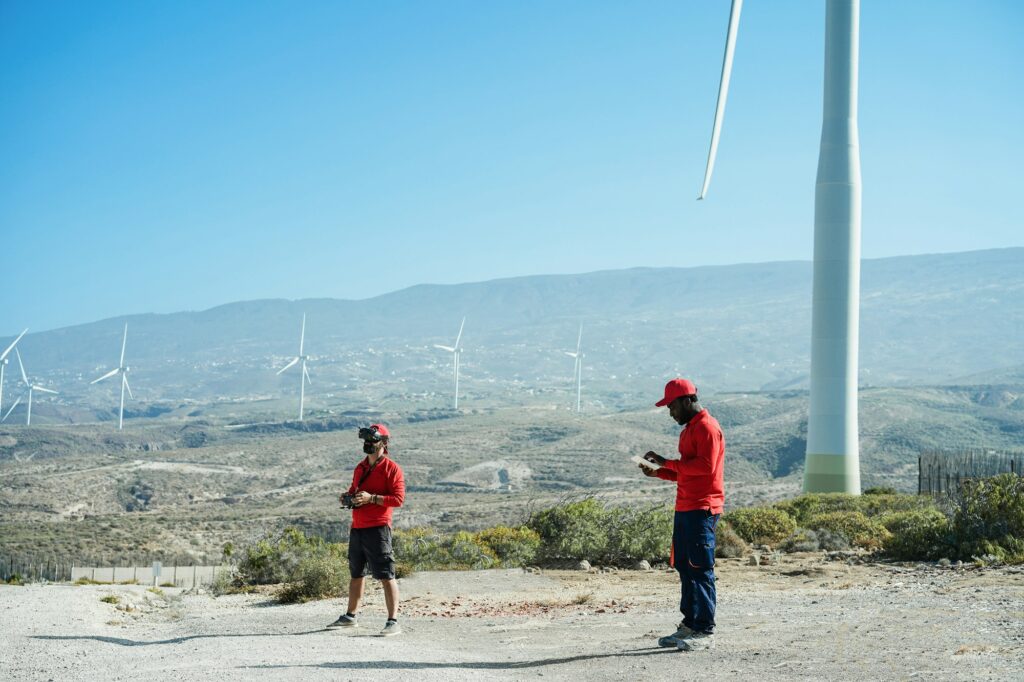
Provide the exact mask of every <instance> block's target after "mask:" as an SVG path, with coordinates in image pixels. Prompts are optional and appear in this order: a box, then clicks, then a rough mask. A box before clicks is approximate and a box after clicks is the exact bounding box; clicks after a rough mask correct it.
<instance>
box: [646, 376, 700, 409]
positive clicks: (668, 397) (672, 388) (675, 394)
mask: <svg viewBox="0 0 1024 682" xmlns="http://www.w3.org/2000/svg"><path fill="white" fill-rule="evenodd" d="M684 395H697V387H696V386H694V385H693V382H692V381H690V380H689V379H673V380H672V381H670V382H668V383H667V384H665V397H664V398H662V399H661V400H659V401H658V402H656V403H654V406H655V407H665V406H666V405H668V404H669V403H670V402H672V401H673V400H675V399H676V398H682V397H683V396H684Z"/></svg>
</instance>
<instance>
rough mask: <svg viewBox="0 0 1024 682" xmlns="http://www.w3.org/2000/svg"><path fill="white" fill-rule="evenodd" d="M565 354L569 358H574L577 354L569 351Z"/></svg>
mask: <svg viewBox="0 0 1024 682" xmlns="http://www.w3.org/2000/svg"><path fill="white" fill-rule="evenodd" d="M565 354H566V355H568V356H569V357H570V358H574V357H576V356H577V355H578V353H570V352H569V351H565Z"/></svg>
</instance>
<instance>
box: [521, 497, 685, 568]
mask: <svg viewBox="0 0 1024 682" xmlns="http://www.w3.org/2000/svg"><path fill="white" fill-rule="evenodd" d="M672 521H673V512H672V509H671V508H670V507H667V506H663V505H658V506H650V507H631V506H620V507H606V506H605V505H603V504H601V503H600V502H599V501H597V500H595V499H592V498H589V499H585V500H580V501H578V502H570V503H568V504H563V505H559V506H557V507H551V508H549V509H544V510H541V511H539V512H535V513H534V514H532V515H531V516H530V519H529V520H528V521H527V527H528V528H529V529H530V530H532V531H534V532H536V533H537V536H538V537H539V539H540V546H539V547H538V548H537V551H536V557H537V560H538V561H540V562H542V563H543V562H558V561H564V560H580V559H586V560H587V561H590V562H592V563H597V564H604V565H613V566H631V565H633V564H635V563H636V562H638V561H640V560H642V559H646V560H647V561H651V562H654V561H665V560H667V559H668V555H669V548H670V547H671V545H672Z"/></svg>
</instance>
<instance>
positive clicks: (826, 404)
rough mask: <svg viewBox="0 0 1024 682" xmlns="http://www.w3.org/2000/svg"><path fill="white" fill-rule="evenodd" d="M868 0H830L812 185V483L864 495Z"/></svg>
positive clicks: (725, 63)
mask: <svg viewBox="0 0 1024 682" xmlns="http://www.w3.org/2000/svg"><path fill="white" fill-rule="evenodd" d="M742 7H743V0H732V8H731V10H730V13H729V30H728V33H727V35H726V40H725V57H724V59H723V60H722V79H721V81H720V83H719V86H718V104H717V105H716V107H715V121H714V127H713V128H712V131H711V146H710V148H709V150H708V162H707V167H706V169H705V171H704V184H703V185H702V186H701V190H700V196H698V199H703V198H704V197H705V195H706V194H707V191H708V185H709V184H710V183H711V173H712V171H713V170H714V166H715V155H716V152H717V150H718V138H719V134H720V133H721V129H722V119H723V118H724V116H725V100H726V97H727V96H728V94H729V75H730V73H731V72H732V58H733V51H734V49H735V47H736V34H737V32H738V31H739V23H740V10H741V9H742ZM859 40H860V0H827V2H826V3H825V88H824V106H823V109H822V125H821V143H820V147H819V152H818V175H817V180H816V184H815V192H814V282H813V295H812V304H811V395H810V414H809V417H808V422H807V453H806V459H805V462H804V491H805V492H815V493H825V492H845V493H852V494H855V495H856V494H860V445H859V443H858V434H857V431H858V425H857V361H858V343H859V340H858V335H857V333H858V325H859V323H860V226H861V176H860V142H859V133H858V130H857V81H858V53H859V46H858V43H859Z"/></svg>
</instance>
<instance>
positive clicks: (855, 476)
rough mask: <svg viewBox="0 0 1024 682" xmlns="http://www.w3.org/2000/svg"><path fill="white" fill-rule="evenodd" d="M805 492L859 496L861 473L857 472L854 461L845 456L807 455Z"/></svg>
mask: <svg viewBox="0 0 1024 682" xmlns="http://www.w3.org/2000/svg"><path fill="white" fill-rule="evenodd" d="M850 469H854V470H853V471H851V470H850ZM804 492H805V493H850V494H851V495H859V494H860V472H859V471H856V467H855V464H854V459H853V458H850V457H845V456H843V455H823V454H814V453H810V452H809V453H807V459H806V460H805V464H804Z"/></svg>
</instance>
